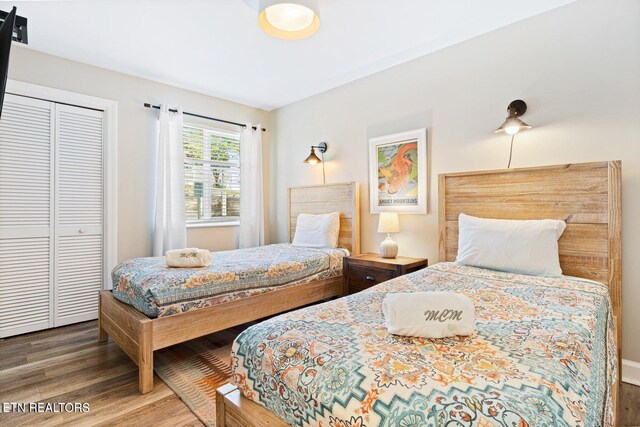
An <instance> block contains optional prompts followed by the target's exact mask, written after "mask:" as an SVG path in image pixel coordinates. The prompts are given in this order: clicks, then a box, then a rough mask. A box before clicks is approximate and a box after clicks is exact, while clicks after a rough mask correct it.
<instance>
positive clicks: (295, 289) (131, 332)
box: [98, 182, 360, 394]
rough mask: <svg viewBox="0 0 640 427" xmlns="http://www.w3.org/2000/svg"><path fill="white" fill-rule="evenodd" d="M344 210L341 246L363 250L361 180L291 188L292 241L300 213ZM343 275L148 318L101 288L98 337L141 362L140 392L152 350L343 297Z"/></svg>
mask: <svg viewBox="0 0 640 427" xmlns="http://www.w3.org/2000/svg"><path fill="white" fill-rule="evenodd" d="M330 212H340V225H341V227H340V237H339V241H338V246H339V247H341V248H345V249H348V250H349V251H350V252H351V253H352V254H359V253H360V194H359V188H358V184H357V183H354V182H352V183H346V184H327V185H320V186H308V187H296V188H290V189H289V234H290V235H289V239H291V237H292V236H293V232H294V231H295V226H296V220H297V217H298V214H300V213H312V214H322V213H330ZM344 292H345V280H344V275H341V276H337V277H332V278H329V279H323V280H316V281H312V282H309V283H302V284H299V285H292V286H287V287H285V288H282V289H276V290H274V291H271V292H266V293H264V294H259V295H253V296H250V297H247V298H241V299H237V300H233V301H229V302H225V303H221V304H216V305H214V306H211V307H207V308H202V309H199V310H193V311H188V312H185V313H180V314H175V315H172V316H166V317H160V318H154V319H152V318H149V317H147V316H145V315H144V314H143V313H141V312H139V311H138V310H136V309H135V308H133V307H131V306H130V305H127V304H125V303H123V302H121V301H118V300H117V299H116V298H115V297H114V296H113V294H112V293H111V291H101V292H100V309H99V317H98V321H99V340H100V341H106V340H107V339H108V337H109V336H110V337H111V338H112V339H113V340H114V341H115V342H116V343H117V344H118V345H119V346H120V348H121V349H122V350H124V352H125V353H127V355H128V356H129V357H130V358H131V360H133V361H134V362H135V363H136V364H137V365H138V372H139V375H138V377H139V384H138V388H139V390H140V393H142V394H145V393H148V392H150V391H152V390H153V352H154V351H155V350H159V349H161V348H165V347H169V346H172V345H174V344H178V343H181V342H184V341H188V340H191V339H194V338H198V337H201V336H204V335H208V334H211V333H213V332H217V331H221V330H223V329H227V328H230V327H232V326H236V325H241V324H243V323H247V322H250V321H253V320H258V319H262V318H264V317H267V316H271V315H274V314H278V313H282V312H284V311H287V310H291V309H294V308H298V307H301V306H304V305H307V304H311V303H314V302H318V301H322V300H326V299H329V298H333V297H336V296H341V295H343V294H344Z"/></svg>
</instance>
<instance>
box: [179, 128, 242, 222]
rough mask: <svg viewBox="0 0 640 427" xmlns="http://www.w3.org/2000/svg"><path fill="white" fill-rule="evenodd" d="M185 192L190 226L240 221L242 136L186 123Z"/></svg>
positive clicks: (184, 129) (183, 129) (184, 140)
mask: <svg viewBox="0 0 640 427" xmlns="http://www.w3.org/2000/svg"><path fill="white" fill-rule="evenodd" d="M182 136H183V144H184V176H185V180H184V190H185V202H186V213H187V224H188V225H195V224H228V223H237V222H238V221H239V219H240V135H239V134H238V133H232V132H225V131H219V130H214V129H207V128H203V127H202V126H196V125H190V124H185V125H184V126H183V127H182Z"/></svg>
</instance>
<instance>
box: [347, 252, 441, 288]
mask: <svg viewBox="0 0 640 427" xmlns="http://www.w3.org/2000/svg"><path fill="white" fill-rule="evenodd" d="M428 263H429V261H428V260H427V259H426V258H409V257H404V256H399V257H397V258H382V257H381V256H380V255H378V254H375V253H368V254H362V255H354V256H349V257H346V258H345V259H344V277H345V280H346V293H347V294H353V293H355V292H360V291H362V290H364V289H367V288H370V287H371V286H373V285H377V284H378V283H382V282H384V281H387V280H390V279H393V278H394V277H400V276H402V275H404V274H407V273H413V272H414V271H418V270H421V269H423V268H425V267H426V266H427V265H428Z"/></svg>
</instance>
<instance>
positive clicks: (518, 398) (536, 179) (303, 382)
mask: <svg viewBox="0 0 640 427" xmlns="http://www.w3.org/2000/svg"><path fill="white" fill-rule="evenodd" d="M439 197H440V202H439V217H440V259H441V260H442V261H446V262H443V263H440V264H436V265H434V266H432V267H430V268H428V269H425V270H421V271H419V272H416V273H412V274H409V275H406V276H403V277H400V278H397V279H393V280H391V281H388V282H385V283H382V284H380V285H377V286H375V287H373V288H370V289H369V290H367V291H364V292H361V293H358V294H354V295H351V296H348V297H345V298H340V299H338V300H334V301H330V302H327V303H324V304H319V305H315V306H312V307H308V308H304V309H301V310H297V311H293V312H290V313H286V314H283V315H280V316H277V317H274V318H271V319H269V320H267V321H264V322H262V323H260V324H258V325H254V326H252V327H250V328H249V329H247V330H245V331H244V332H243V333H241V334H240V335H239V336H238V337H237V339H236V341H235V342H234V344H233V349H232V355H231V358H232V362H231V363H232V370H233V377H232V380H231V383H230V384H227V385H225V386H223V387H221V388H220V389H218V394H217V402H216V405H217V426H218V427H223V426H284V425H288V424H291V425H295V426H316V425H322V426H336V427H337V426H342V427H355V426H358V427H371V426H394V427H395V426H427V425H434V426H436V425H438V426H439V425H442V426H444V425H456V426H489V425H499V426H522V427H524V426H533V425H536V426H539V425H542V426H546V425H548V426H552V425H553V426H563V425H566V426H576V425H580V426H611V425H615V423H616V408H617V390H618V380H617V379H618V372H619V356H618V352H619V351H620V341H619V337H620V319H621V317H620V287H621V262H620V221H621V210H620V209H621V205H620V163H619V162H601V163H589V164H574V165H561V166H553V167H542V168H527V169H513V170H502V171H486V172H476V173H461V174H446V175H442V176H440V189H439ZM460 213H468V214H470V215H475V216H480V217H491V218H502V219H542V218H555V219H563V220H565V221H566V222H567V228H566V231H565V232H564V234H563V235H562V237H561V238H560V240H559V257H560V263H561V266H562V269H563V272H564V273H565V275H567V276H564V277H560V278H548V277H538V276H527V275H521V274H512V273H505V272H498V271H492V270H486V269H480V268H475V267H468V266H461V265H457V264H455V263H452V262H450V261H453V260H454V259H455V256H456V253H457V230H458V224H457V218H458V215H459V214H460ZM569 276H576V277H569ZM433 290H438V291H440V290H447V291H454V292H459V293H462V294H464V295H467V296H468V297H470V298H471V299H472V300H473V302H474V305H475V308H476V332H475V334H474V335H472V336H471V337H455V338H445V339H438V340H431V339H423V338H412V337H400V336H393V335H390V334H389V333H388V332H387V330H386V328H385V326H384V317H383V315H382V310H381V304H382V300H383V298H384V296H385V294H387V293H389V292H417V291H433Z"/></svg>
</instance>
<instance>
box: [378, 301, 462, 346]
mask: <svg viewBox="0 0 640 427" xmlns="http://www.w3.org/2000/svg"><path fill="white" fill-rule="evenodd" d="M382 312H383V313H384V318H385V326H386V327H387V330H388V331H389V333H391V334H395V335H406V336H409V337H422V338H444V337H452V336H455V335H471V334H473V330H474V328H475V311H474V308H473V301H471V299H470V298H469V297H467V296H465V295H462V294H457V293H453V292H412V293H389V294H387V295H386V296H385V298H384V300H383V302H382Z"/></svg>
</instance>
